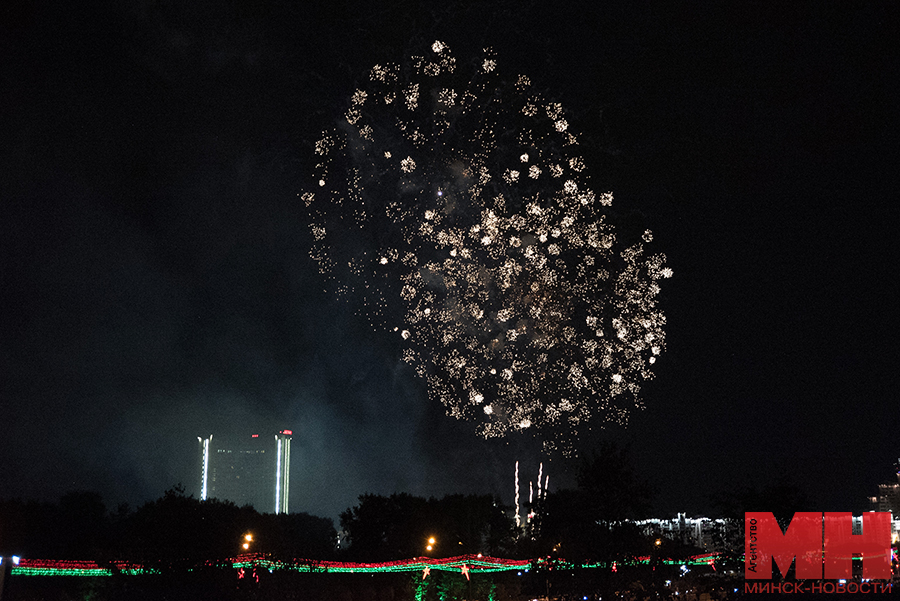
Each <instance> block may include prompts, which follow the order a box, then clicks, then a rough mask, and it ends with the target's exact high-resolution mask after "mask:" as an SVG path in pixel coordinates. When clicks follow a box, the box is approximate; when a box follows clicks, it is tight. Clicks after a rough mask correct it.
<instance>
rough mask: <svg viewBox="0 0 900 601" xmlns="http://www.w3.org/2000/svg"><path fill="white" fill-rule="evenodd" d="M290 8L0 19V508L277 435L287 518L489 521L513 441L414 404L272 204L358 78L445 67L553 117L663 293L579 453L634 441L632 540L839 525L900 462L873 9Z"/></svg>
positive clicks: (890, 200)
mask: <svg viewBox="0 0 900 601" xmlns="http://www.w3.org/2000/svg"><path fill="white" fill-rule="evenodd" d="M313 4H314V3H310V2H289V1H287V0H273V1H266V2H236V1H235V2H229V1H224V2H206V1H193V2H175V1H154V0H125V1H117V2H112V1H108V2H103V1H100V0H97V1H95V2H90V3H87V4H85V3H54V2H50V1H41V0H33V1H29V0H26V1H24V2H10V3H4V5H3V7H2V8H0V57H2V59H0V109H2V110H0V498H5V497H23V498H36V499H43V500H55V499H57V498H58V497H59V496H60V495H61V494H63V493H65V492H67V491H70V490H75V489H90V490H96V491H99V492H100V493H101V494H102V495H103V497H104V499H105V500H106V502H107V504H108V505H109V506H110V507H114V506H115V505H116V504H118V503H119V502H123V501H124V502H128V503H130V504H131V505H132V506H135V505H139V504H141V503H143V502H145V501H148V500H152V499H155V498H157V497H159V496H161V494H162V493H163V491H164V490H165V489H167V488H169V487H171V486H173V485H175V484H177V483H179V482H181V483H184V485H185V486H186V487H187V488H188V490H189V491H190V490H192V489H193V487H194V484H195V482H196V480H197V479H198V474H197V469H196V468H197V466H196V465H195V463H194V462H193V459H194V451H195V445H196V437H197V436H199V435H208V434H209V433H214V434H215V433H246V434H249V433H251V431H252V432H270V431H275V430H276V429H282V428H287V429H292V430H293V432H294V439H293V459H292V467H293V474H292V490H291V509H292V511H306V512H309V513H312V514H316V515H322V516H326V517H336V516H337V515H338V514H339V513H340V512H341V511H342V510H344V509H346V508H348V507H350V506H352V505H354V504H355V501H356V498H357V496H358V495H359V494H362V493H365V492H373V493H382V494H390V493H393V492H409V493H412V494H417V495H424V496H430V495H436V496H441V495H443V494H445V493H452V492H464V493H492V494H497V495H500V496H501V498H503V499H504V501H506V502H507V503H511V502H512V500H513V466H514V463H515V461H516V460H517V459H518V460H520V461H521V462H522V471H523V475H522V478H523V479H527V478H528V477H531V478H534V477H535V476H536V474H537V465H538V462H539V461H541V460H542V458H541V456H540V453H539V449H540V445H539V443H538V442H536V441H533V440H530V439H520V438H514V439H511V440H499V441H497V440H492V441H489V442H485V441H482V440H480V439H479V438H477V437H476V436H475V434H474V431H473V427H472V425H471V424H468V423H465V422H456V421H455V420H452V419H451V418H448V417H446V416H445V414H444V411H443V407H442V406H440V405H439V403H437V402H436V401H433V400H429V398H428V396H427V392H426V389H425V386H424V383H423V382H422V381H421V380H419V379H418V378H417V377H416V375H415V373H414V371H413V370H412V369H411V368H410V367H409V366H408V365H406V364H405V363H403V362H401V361H400V358H399V353H400V346H399V345H398V343H397V341H396V340H395V338H394V337H391V336H388V335H386V334H384V333H382V332H378V331H373V330H372V329H371V328H369V327H368V326H367V325H366V322H365V320H364V319H363V318H361V317H360V316H358V315H356V313H357V311H358V309H359V307H358V306H355V305H354V302H353V299H352V298H351V299H349V300H347V301H342V300H338V299H336V298H335V297H334V296H333V295H332V294H331V292H330V291H326V290H325V284H324V282H323V279H322V277H321V275H320V274H319V272H318V269H317V267H316V265H315V264H314V263H313V262H312V261H311V260H310V258H309V255H308V251H309V247H310V242H311V239H310V235H309V233H308V227H307V218H306V216H305V213H304V210H305V209H304V206H303V203H302V202H300V201H299V198H298V193H300V192H302V191H303V189H304V186H306V185H308V183H309V176H310V174H311V173H312V166H313V163H314V155H313V145H314V143H315V141H316V140H317V139H318V137H319V135H320V133H321V132H322V131H323V130H325V129H328V128H331V127H334V126H335V124H336V123H337V122H338V120H339V119H340V118H341V115H342V114H343V112H344V111H345V110H346V107H347V106H348V99H349V97H350V95H351V94H352V93H353V91H354V90H355V89H356V87H357V86H360V85H364V83H365V80H366V77H367V73H368V70H369V69H370V68H371V66H372V65H374V64H375V63H379V62H381V63H385V62H391V61H393V62H399V61H401V60H403V58H404V57H406V56H409V55H410V54H412V53H416V52H418V53H424V52H425V51H426V50H427V48H428V47H429V46H430V45H431V43H432V42H433V41H434V40H441V41H443V42H445V43H447V44H448V45H449V46H450V48H451V49H452V50H453V53H454V55H455V56H457V57H458V58H466V57H471V56H475V55H477V54H478V53H479V52H480V50H481V48H483V47H487V46H490V47H492V48H493V49H494V50H495V51H496V54H497V59H498V68H499V69H500V70H501V71H502V72H503V73H504V74H506V75H508V76H509V77H515V76H516V75H518V74H519V73H524V74H527V75H528V76H529V77H530V78H531V80H532V81H533V82H534V84H535V85H536V86H538V87H539V88H540V89H542V90H545V93H546V94H547V95H548V97H551V98H552V99H554V100H556V101H559V102H561V103H562V104H563V106H564V107H565V109H566V111H567V112H566V116H567V118H568V120H569V123H570V124H571V127H572V130H573V131H575V132H577V133H579V134H580V141H581V144H582V146H583V151H584V156H585V159H586V162H587V164H588V169H589V170H590V172H591V176H592V180H593V182H594V184H595V187H596V188H597V189H598V190H606V189H609V190H612V191H613V192H614V193H615V198H616V200H615V203H614V208H616V210H617V211H620V212H621V214H628V215H629V217H628V218H629V219H631V220H634V221H635V222H636V223H639V224H640V227H642V228H643V227H646V228H649V229H652V230H653V233H654V238H655V239H654V244H653V250H654V251H656V252H664V253H665V254H666V255H667V257H668V265H669V266H670V267H671V268H672V269H673V270H674V277H673V278H672V279H671V280H665V281H664V282H663V292H662V294H661V297H660V303H661V306H662V308H663V310H664V311H665V313H666V316H667V319H668V326H667V334H668V339H667V351H666V352H665V353H664V354H663V355H662V357H661V359H660V361H658V362H657V364H656V367H658V369H657V370H656V374H657V377H656V379H655V380H653V381H652V383H651V384H649V385H648V386H647V387H646V389H645V394H644V398H645V401H646V406H647V408H646V410H644V411H643V412H641V413H639V414H636V415H635V416H633V418H632V421H631V424H630V425H629V427H628V429H627V430H621V429H618V428H611V429H608V430H606V431H602V432H601V431H598V432H596V433H595V434H593V435H591V436H589V437H586V439H585V440H584V441H583V445H584V448H591V447H592V446H594V445H596V443H597V442H598V441H600V440H604V439H613V440H615V441H618V442H620V443H622V444H630V445H631V449H632V454H633V456H634V460H635V465H636V469H637V470H638V472H639V473H640V475H642V476H643V477H644V478H646V479H648V480H650V481H651V483H652V484H653V485H654V487H655V489H656V492H655V495H654V498H653V505H654V510H655V511H656V512H657V514H658V515H659V516H666V515H674V513H675V512H678V511H686V512H688V513H699V512H706V513H709V512H712V511H713V509H712V505H711V503H710V496H711V495H713V494H716V493H720V492H723V491H728V490H733V489H735V488H737V487H741V486H757V487H758V486H763V485H765V484H766V483H770V482H773V481H775V480H777V479H779V478H780V479H782V480H783V481H786V482H790V483H792V484H794V485H796V486H798V487H800V488H801V489H803V490H805V491H806V492H808V494H809V495H810V496H811V497H812V499H813V500H814V502H815V505H816V508H818V509H820V510H823V511H824V510H831V511H847V510H852V511H856V512H858V511H862V510H864V509H868V507H867V505H866V504H865V497H866V496H869V495H873V494H875V492H876V485H877V484H879V483H881V482H886V481H888V480H889V479H890V477H891V474H892V470H891V466H892V464H893V462H894V461H895V460H896V459H897V458H898V457H900V435H898V425H900V405H898V402H897V396H896V390H897V375H896V370H895V366H894V362H895V359H896V356H897V352H896V340H897V335H898V331H897V326H896V318H895V312H896V308H895V309H891V308H890V306H891V303H892V302H896V298H897V297H898V284H897V282H898V278H897V277H896V265H897V261H896V257H897V253H896V241H897V237H896V228H897V224H898V222H897V203H898V200H900V199H898V192H897V190H898V183H900V182H898V173H900V169H898V166H897V165H898V151H897V131H898V128H897V125H898V124H897V119H896V112H897V108H896V101H897V96H896V93H895V90H894V87H893V86H894V85H896V81H897V76H898V73H897V70H898V69H897V65H898V64H900V63H898V60H897V59H898V57H897V52H896V48H897V45H896V33H897V23H898V19H897V17H898V11H897V10H896V8H894V6H893V3H890V2H872V3H846V2H844V3H835V2H831V3H823V2H812V1H811V2H790V3H774V2H772V3H758V2H725V3H722V2H717V3H712V2H710V3H705V5H702V6H701V5H700V3H691V4H692V5H693V6H692V7H683V8H674V7H672V6H670V5H672V4H673V3H670V2H666V3H663V2H660V3H649V2H633V1H627V2H626V1H619V0H616V1H614V2H602V1H601V2H593V1H591V2H561V3H555V2H518V1H511V0H510V1H500V2H496V1H495V2H484V3H478V2H465V1H461V2H446V3H417V2H412V1H407V2H398V3H395V4H390V5H383V6H382V5H377V4H371V3H363V2H335V3H331V2H330V3H327V5H326V3H322V6H321V7H320V8H316V7H314V6H313ZM679 4H680V3H679ZM326 6H327V9H326V8H325V7H326ZM891 298H894V299H895V300H894V301H891V300H890V299H891ZM576 465H577V462H574V461H566V460H563V459H561V458H554V459H553V460H552V461H549V462H548V463H545V465H544V473H546V474H549V475H550V485H551V489H554V488H557V487H559V486H562V485H563V484H566V483H567V482H571V473H572V469H573V467H575V466H576ZM532 472H533V473H532ZM758 509H759V510H767V508H765V507H763V508H758Z"/></svg>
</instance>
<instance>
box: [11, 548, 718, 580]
mask: <svg viewBox="0 0 900 601" xmlns="http://www.w3.org/2000/svg"><path fill="white" fill-rule="evenodd" d="M717 558H718V554H717V553H704V554H700V555H692V556H690V557H688V558H687V559H683V560H681V559H679V560H676V559H663V560H661V561H662V563H664V564H667V565H714V563H715V561H716V559H717ZM649 562H650V556H642V557H636V558H635V559H634V560H633V561H630V562H597V563H585V564H580V565H576V564H573V563H569V562H566V561H565V560H562V559H551V558H549V557H545V558H540V559H532V560H528V559H503V558H498V557H489V556H486V555H481V554H478V555H459V556H456V557H448V558H444V559H434V558H431V557H415V558H412V559H404V560H398V561H387V562H379V563H359V562H346V561H314V560H306V559H297V560H294V561H290V562H284V561H276V560H272V559H270V558H267V557H266V556H265V555H262V554H248V555H241V556H238V557H235V558H233V559H231V560H228V561H227V562H225V565H229V564H230V567H232V568H234V569H256V568H261V569H265V570H268V571H270V572H271V571H274V570H284V569H287V570H294V571H297V572H331V573H360V574H372V573H387V572H426V573H427V572H430V571H431V570H439V571H446V572H457V571H461V572H463V573H465V574H469V573H472V574H488V573H495V572H508V571H529V570H531V569H554V570H571V569H575V568H576V567H580V568H615V566H616V565H636V564H646V563H649ZM116 573H118V574H125V575H129V576H136V575H139V574H153V573H157V572H156V570H152V569H148V568H145V567H143V566H141V565H140V564H136V563H131V562H124V561H116V562H110V563H109V564H108V567H104V566H101V565H100V564H98V563H97V562H95V561H73V560H52V559H21V560H20V561H19V564H18V565H17V566H15V567H13V568H12V575H18V576H90V577H98V576H101V577H102V576H112V575H113V574H116Z"/></svg>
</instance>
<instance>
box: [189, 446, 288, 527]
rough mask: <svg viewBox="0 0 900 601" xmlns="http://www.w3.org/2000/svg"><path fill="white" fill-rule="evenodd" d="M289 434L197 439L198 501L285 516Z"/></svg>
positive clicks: (286, 507)
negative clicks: (230, 502)
mask: <svg viewBox="0 0 900 601" xmlns="http://www.w3.org/2000/svg"><path fill="white" fill-rule="evenodd" d="M291 434H292V432H291V431H290V430H281V431H280V432H278V433H277V434H275V435H274V437H273V436H272V435H271V434H269V435H260V434H253V435H250V436H241V437H237V438H228V437H223V436H215V437H214V436H213V435H210V436H209V437H207V438H202V437H199V436H198V437H197V441H198V452H199V461H198V463H199V468H200V491H199V492H200V499H201V500H206V499H221V500H225V501H232V502H233V503H236V504H237V505H241V506H243V505H253V507H254V508H255V509H256V510H257V511H259V512H270V511H274V512H275V513H287V512H288V492H289V489H290V469H291ZM273 443H274V444H273ZM273 497H274V507H273Z"/></svg>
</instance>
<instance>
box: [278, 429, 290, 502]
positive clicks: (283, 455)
mask: <svg viewBox="0 0 900 601" xmlns="http://www.w3.org/2000/svg"><path fill="white" fill-rule="evenodd" d="M291 434H293V432H291V431H290V430H282V431H281V432H279V433H278V434H276V435H275V440H276V441H277V446H278V449H277V451H276V452H277V457H278V459H277V461H276V464H275V513H287V512H288V493H289V492H290V489H291Z"/></svg>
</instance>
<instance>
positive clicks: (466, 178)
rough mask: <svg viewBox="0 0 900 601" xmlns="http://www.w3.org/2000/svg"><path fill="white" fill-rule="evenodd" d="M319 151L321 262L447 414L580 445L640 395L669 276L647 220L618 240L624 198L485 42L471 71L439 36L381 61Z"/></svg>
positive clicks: (657, 347)
mask: <svg viewBox="0 0 900 601" xmlns="http://www.w3.org/2000/svg"><path fill="white" fill-rule="evenodd" d="M315 151H316V154H317V157H318V164H317V166H316V172H315V174H314V178H313V182H312V185H311V186H310V189H309V190H308V191H306V192H305V193H303V194H302V198H303V201H304V202H305V204H306V205H307V207H308V209H309V214H310V227H311V232H312V235H313V238H314V246H313V249H312V251H311V256H312V257H313V258H314V259H315V260H316V261H317V263H318V264H319V266H320V268H321V271H322V273H323V274H325V275H326V276H327V277H328V278H329V279H331V280H332V281H333V282H334V284H335V289H336V290H338V291H339V292H344V293H346V292H350V291H353V292H354V294H356V295H359V296H361V297H362V298H364V299H365V307H366V309H365V310H366V314H367V315H368V316H369V317H370V319H371V322H372V324H373V325H374V326H375V327H378V328H384V329H386V330H387V331H389V332H393V333H394V334H395V335H396V336H399V337H401V339H402V343H403V344H404V350H403V359H404V360H405V361H406V362H408V363H409V364H411V365H412V366H414V368H415V369H416V371H417V372H418V373H419V375H421V376H422V377H423V378H425V380H426V381H427V384H428V391H429V394H430V395H431V396H432V397H433V398H435V399H438V400H439V401H440V402H441V403H443V405H444V406H445V407H446V409H447V413H448V414H449V415H451V416H453V417H455V418H458V419H466V420H472V421H474V422H476V423H477V428H478V432H479V433H480V434H481V435H482V436H485V437H495V436H504V435H506V434H508V433H510V432H513V431H523V430H524V431H528V432H532V433H536V434H539V435H540V436H541V437H542V438H543V440H544V444H545V447H547V448H548V449H554V448H560V449H563V450H568V449H571V448H572V443H573V441H575V440H576V439H577V437H578V435H579V433H581V432H583V431H584V429H586V428H588V427H590V425H591V424H592V423H602V422H608V421H614V422H619V423H624V422H625V421H626V420H627V418H628V415H629V413H630V411H632V410H633V409H635V408H640V407H641V406H642V401H641V398H640V391H641V386H642V383H643V382H644V381H645V380H647V379H648V378H651V377H652V371H651V368H652V365H653V363H654V362H655V361H656V360H657V357H658V356H659V355H660V353H662V351H663V350H664V348H665V333H664V330H663V327H664V325H665V316H664V315H663V313H662V312H661V311H660V310H659V308H658V306H657V300H656V299H657V295H658V293H659V291H660V288H659V280H660V279H662V278H667V277H669V276H670V275H671V270H669V269H668V268H667V267H666V266H665V257H664V256H663V255H661V254H648V253H646V252H645V248H644V246H645V244H647V243H649V242H651V240H652V235H651V233H650V232H649V231H647V232H645V233H644V236H643V241H641V242H638V243H636V244H633V245H630V246H627V247H624V246H623V245H622V244H621V243H619V242H618V240H617V237H616V231H615V228H614V227H613V225H612V224H611V223H610V222H609V221H608V219H607V214H606V213H607V212H608V210H609V209H608V207H609V206H610V205H611V204H612V201H613V196H612V194H611V193H610V192H602V193H598V192H595V191H594V189H593V188H592V187H591V185H590V182H589V178H588V174H587V172H586V169H585V162H584V160H583V158H582V156H581V154H580V153H579V146H578V141H577V138H576V137H575V135H574V134H573V133H571V132H570V130H569V124H568V122H567V121H566V118H565V113H564V111H563V108H562V107H561V106H560V105H559V104H557V103H554V102H550V101H547V100H545V99H543V98H542V96H541V95H540V94H539V93H538V92H536V91H535V90H534V89H533V88H532V86H531V84H530V82H529V80H528V78H526V77H524V76H520V77H518V79H516V80H515V82H514V83H513V82H507V81H505V80H503V79H502V78H500V77H499V76H498V74H497V62H496V59H495V57H494V56H493V54H492V53H491V52H490V51H489V50H488V51H485V54H484V56H482V57H481V58H480V59H479V60H478V61H477V62H476V63H472V64H471V65H468V67H467V68H462V67H460V66H458V65H457V61H456V59H455V58H454V57H453V55H452V54H451V53H450V50H449V48H448V47H447V46H446V45H445V44H443V43H441V42H435V43H434V44H433V45H432V47H431V48H430V50H429V51H428V52H426V53H425V55H423V56H414V57H411V59H410V60H409V61H408V62H407V63H405V64H404V65H403V66H400V65H376V66H375V67H373V68H372V70H371V72H370V77H369V81H368V83H367V85H366V86H363V88H361V89H358V90H356V92H355V93H354V94H353V95H352V97H351V99H350V102H349V107H348V109H347V111H346V113H345V114H344V116H343V119H342V120H341V122H340V123H339V125H338V126H337V127H336V128H334V129H332V130H330V131H328V132H325V133H324V134H323V136H322V138H321V139H320V140H319V141H318V142H317V144H316V149H315Z"/></svg>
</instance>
